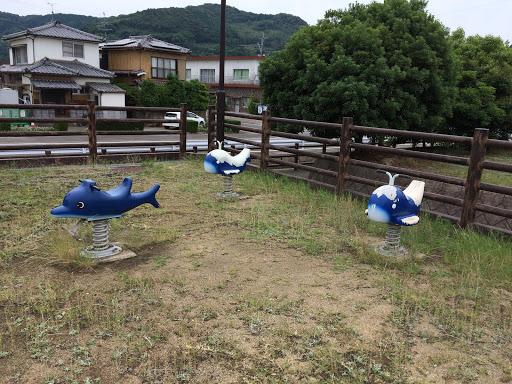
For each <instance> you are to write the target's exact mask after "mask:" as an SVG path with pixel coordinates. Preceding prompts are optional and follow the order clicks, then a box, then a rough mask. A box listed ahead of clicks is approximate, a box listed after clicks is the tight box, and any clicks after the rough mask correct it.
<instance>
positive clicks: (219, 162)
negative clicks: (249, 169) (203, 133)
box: [204, 143, 251, 197]
mask: <svg viewBox="0 0 512 384" xmlns="http://www.w3.org/2000/svg"><path fill="white" fill-rule="evenodd" d="M217 144H218V146H219V148H218V149H214V150H213V151H211V152H210V153H208V155H206V158H205V159H204V170H205V171H206V172H208V173H216V174H219V175H223V177H224V179H223V180H224V183H223V190H222V193H221V194H220V195H221V196H222V197H233V196H238V193H236V192H233V179H232V177H233V175H237V174H240V173H242V172H243V171H244V170H245V166H246V164H247V163H248V162H249V161H251V150H250V149H249V148H244V149H243V150H242V151H241V152H240V153H239V154H238V155H236V156H231V154H230V153H229V152H227V151H225V150H223V149H221V144H220V143H217Z"/></svg>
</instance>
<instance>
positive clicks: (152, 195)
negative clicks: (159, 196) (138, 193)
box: [145, 184, 160, 208]
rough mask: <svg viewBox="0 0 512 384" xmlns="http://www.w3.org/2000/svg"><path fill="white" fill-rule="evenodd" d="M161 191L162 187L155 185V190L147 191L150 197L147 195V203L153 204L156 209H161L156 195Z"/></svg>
mask: <svg viewBox="0 0 512 384" xmlns="http://www.w3.org/2000/svg"><path fill="white" fill-rule="evenodd" d="M159 189H160V185H159V184H155V185H154V186H153V188H151V189H150V190H149V191H147V194H148V195H147V199H146V201H145V202H146V203H149V204H151V205H152V206H153V207H155V208H158V207H160V204H159V203H158V201H156V193H157V192H158V190H159Z"/></svg>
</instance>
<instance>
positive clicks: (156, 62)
mask: <svg viewBox="0 0 512 384" xmlns="http://www.w3.org/2000/svg"><path fill="white" fill-rule="evenodd" d="M169 73H172V74H173V75H175V76H176V60H173V59H164V58H163V57H152V58H151V77H152V78H156V79H167V75H168V74H169Z"/></svg>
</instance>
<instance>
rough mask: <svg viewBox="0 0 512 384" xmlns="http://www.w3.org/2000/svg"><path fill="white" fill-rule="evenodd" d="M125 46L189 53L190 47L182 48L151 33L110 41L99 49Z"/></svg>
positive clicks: (123, 47) (122, 47)
mask: <svg viewBox="0 0 512 384" xmlns="http://www.w3.org/2000/svg"><path fill="white" fill-rule="evenodd" d="M127 48H135V49H137V48H146V49H153V50H156V51H166V52H175V53H184V54H186V53H190V49H188V48H183V47H180V46H178V45H175V44H171V43H167V42H165V41H162V40H158V39H155V38H154V37H153V36H151V35H143V36H130V37H129V38H128V39H122V40H117V41H112V42H109V43H105V44H104V45H102V47H101V49H106V50H108V49H127Z"/></svg>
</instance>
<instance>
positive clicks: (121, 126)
mask: <svg viewBox="0 0 512 384" xmlns="http://www.w3.org/2000/svg"><path fill="white" fill-rule="evenodd" d="M96 129H97V130H98V131H142V130H144V123H121V122H119V123H117V122H116V123H106V122H97V123H96Z"/></svg>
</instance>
